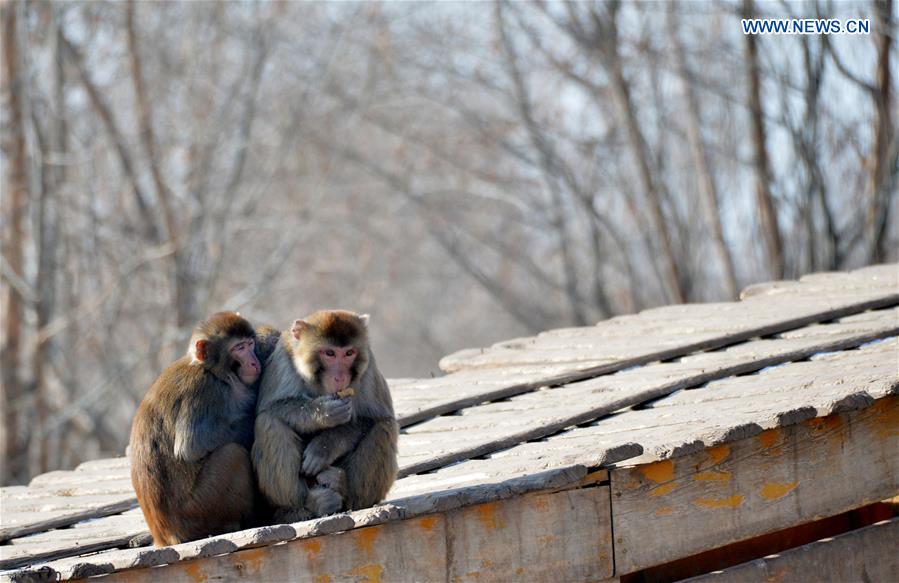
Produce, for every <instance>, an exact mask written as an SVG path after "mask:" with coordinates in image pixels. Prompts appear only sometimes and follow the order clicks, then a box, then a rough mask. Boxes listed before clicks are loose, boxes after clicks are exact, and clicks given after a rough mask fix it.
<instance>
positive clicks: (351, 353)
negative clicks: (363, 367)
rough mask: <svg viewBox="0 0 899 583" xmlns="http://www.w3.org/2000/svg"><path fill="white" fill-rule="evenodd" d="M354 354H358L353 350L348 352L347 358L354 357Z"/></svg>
mask: <svg viewBox="0 0 899 583" xmlns="http://www.w3.org/2000/svg"><path fill="white" fill-rule="evenodd" d="M354 354H356V351H355V350H353V349H352V348H350V349H349V350H347V351H346V355H347V356H353V355H354Z"/></svg>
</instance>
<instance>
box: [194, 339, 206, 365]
mask: <svg viewBox="0 0 899 583" xmlns="http://www.w3.org/2000/svg"><path fill="white" fill-rule="evenodd" d="M194 356H195V357H196V358H197V360H199V361H200V362H206V359H207V358H209V342H208V341H207V340H197V344H196V350H194Z"/></svg>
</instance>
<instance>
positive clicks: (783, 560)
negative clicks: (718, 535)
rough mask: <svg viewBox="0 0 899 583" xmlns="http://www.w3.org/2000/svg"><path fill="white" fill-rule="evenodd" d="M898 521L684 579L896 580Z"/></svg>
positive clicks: (717, 582) (738, 582)
mask: <svg viewBox="0 0 899 583" xmlns="http://www.w3.org/2000/svg"><path fill="white" fill-rule="evenodd" d="M897 549H899V518H894V519H892V520H888V521H884V522H879V523H877V524H874V525H871V526H868V527H865V528H861V529H859V530H854V531H851V532H848V533H846V534H842V535H839V536H835V537H833V538H828V539H823V540H820V541H817V542H814V543H811V544H807V545H803V546H801V547H797V548H795V549H790V550H788V551H784V552H781V553H778V554H776V555H772V556H769V557H764V558H761V559H757V560H755V561H750V562H748V563H743V564H742V565H737V566H736V567H731V568H729V569H724V570H722V571H715V572H714V573H709V574H707V575H701V576H699V577H693V578H691V579H687V581H690V582H692V583H756V582H757V581H778V582H781V583H788V582H790V581H795V582H797V583H799V582H804V581H809V580H810V579H814V580H815V581H817V582H820V583H831V582H832V583H850V582H858V583H869V582H871V581H884V582H886V581H899V553H897V552H896V551H897Z"/></svg>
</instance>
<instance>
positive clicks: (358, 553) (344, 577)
mask: <svg viewBox="0 0 899 583" xmlns="http://www.w3.org/2000/svg"><path fill="white" fill-rule="evenodd" d="M446 557H447V552H446V533H445V519H444V517H443V516H442V515H433V516H425V517H421V518H415V519H412V520H406V521H401V522H393V523H390V524H383V525H379V526H371V527H367V528H361V529H356V530H353V531H350V532H344V533H339V534H334V535H332V536H326V537H318V538H311V539H305V540H297V541H292V542H289V543H286V544H283V545H273V546H266V547H261V548H256V549H249V550H242V551H237V552H233V553H230V554H228V555H224V556H219V557H210V558H205V559H194V560H189V561H181V562H178V563H174V564H171V565H168V566H166V567H165V572H164V579H165V581H166V582H168V583H178V582H182V581H183V582H185V583H196V582H197V581H208V580H215V579H224V580H234V579H249V580H257V581H381V580H384V581H437V580H442V579H443V578H444V577H445V574H446ZM161 576H163V575H162V573H161V572H159V571H158V570H156V569H135V570H132V571H126V572H119V573H114V574H112V575H110V576H109V577H108V579H107V580H109V581H128V582H129V583H136V582H139V581H148V582H153V583H155V582H157V581H159V580H160V577H161Z"/></svg>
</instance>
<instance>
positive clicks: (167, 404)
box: [130, 312, 262, 546]
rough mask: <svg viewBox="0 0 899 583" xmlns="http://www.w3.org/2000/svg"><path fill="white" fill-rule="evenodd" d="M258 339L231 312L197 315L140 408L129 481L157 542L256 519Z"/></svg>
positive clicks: (184, 538)
mask: <svg viewBox="0 0 899 583" xmlns="http://www.w3.org/2000/svg"><path fill="white" fill-rule="evenodd" d="M255 337H256V336H255V333H254V331H253V327H252V326H251V325H250V323H249V322H247V321H246V320H245V319H244V318H242V317H241V316H240V315H239V314H237V313H235V312H219V313H217V314H215V315H213V316H212V317H211V318H209V319H208V320H206V321H204V322H201V323H200V324H199V325H198V326H197V327H196V328H195V329H194V332H193V335H192V336H191V340H190V349H189V350H188V354H187V355H186V356H184V357H182V358H180V359H179V360H177V361H175V362H174V363H173V364H172V365H171V366H169V367H168V368H167V369H165V370H164V371H163V373H162V374H161V375H159V378H158V379H156V382H155V383H153V385H152V386H151V387H150V390H149V391H148V392H147V395H146V396H145V397H144V400H143V402H142V403H141V405H140V407H139V408H138V410H137V414H136V415H135V417H134V423H133V424H132V427H131V453H130V456H131V483H132V484H133V485H134V491H135V492H136V493H137V500H138V502H140V507H141V510H142V511H143V513H144V518H145V519H146V521H147V525H148V526H149V527H150V533H151V534H152V535H153V542H154V543H155V544H156V545H158V546H163V545H172V544H176V543H181V542H185V541H190V540H196V539H199V538H204V537H207V536H211V535H214V534H220V533H223V532H229V531H233V530H239V529H241V528H246V527H248V526H252V522H253V520H254V513H255V510H254V506H255V496H256V490H255V484H254V479H253V470H252V464H251V462H250V448H251V447H252V443H253V417H254V413H255V408H256V398H255V394H254V392H253V391H252V390H251V389H250V388H248V387H250V386H251V385H253V384H254V383H255V382H256V381H257V380H258V378H259V376H260V374H261V372H262V367H261V366H260V363H259V359H258V357H257V356H256V353H255V351H254V348H255Z"/></svg>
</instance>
